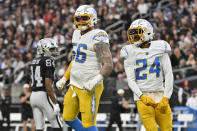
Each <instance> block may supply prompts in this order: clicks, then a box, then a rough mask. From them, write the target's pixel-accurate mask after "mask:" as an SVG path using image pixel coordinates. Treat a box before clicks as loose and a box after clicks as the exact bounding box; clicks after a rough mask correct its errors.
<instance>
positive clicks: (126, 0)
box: [0, 0, 197, 128]
mask: <svg viewBox="0 0 197 131" xmlns="http://www.w3.org/2000/svg"><path fill="white" fill-rule="evenodd" d="M82 4H90V5H92V6H93V7H94V8H95V9H96V11H97V14H98V18H99V22H98V24H97V25H96V26H97V27H96V28H101V29H104V30H105V29H106V28H107V27H109V26H111V25H112V24H114V23H117V22H119V21H122V23H123V28H121V30H118V31H117V30H116V28H117V27H114V28H108V30H106V31H107V32H108V35H109V39H110V48H111V53H112V56H113V62H114V69H113V72H112V73H111V75H110V77H108V78H106V79H105V80H104V84H105V87H106V88H105V90H104V93H103V96H105V98H107V97H111V96H113V92H116V91H117V90H119V89H124V90H128V84H127V81H126V74H125V72H124V66H123V63H122V60H121V59H120V57H119V54H120V49H121V48H122V46H124V45H126V44H128V41H127V29H128V27H129V25H130V23H131V22H132V21H133V20H135V19H138V18H145V19H147V20H148V21H150V22H151V23H152V25H153V27H154V33H155V35H154V36H155V37H154V39H162V40H166V41H167V42H168V43H169V44H170V45H171V47H172V52H171V53H169V56H170V59H171V63H172V67H173V69H182V68H187V67H191V68H189V69H188V70H180V71H177V72H174V78H175V80H178V79H182V78H185V77H190V76H194V75H197V67H196V66H197V0H94V1H92V0H0V91H1V97H0V104H1V105H2V104H3V102H4V104H5V107H6V106H8V105H10V102H11V96H10V95H9V94H10V93H9V91H10V87H12V85H13V84H17V83H23V84H24V83H28V82H29V80H30V70H29V66H28V65H29V63H30V62H31V61H32V59H33V58H34V57H35V55H36V46H37V43H38V41H39V40H40V39H42V38H44V37H51V38H54V39H55V40H56V42H57V43H58V45H59V52H60V54H65V56H64V57H62V58H61V59H59V60H58V61H57V71H56V76H57V77H56V78H57V79H59V78H60V77H61V76H62V75H63V74H64V72H65V70H66V69H67V67H68V64H69V63H70V61H71V57H72V51H71V50H72V43H71V40H72V33H73V30H74V26H73V14H74V12H75V10H76V9H77V7H79V5H82ZM194 88H195V87H191V86H190V83H189V81H184V82H183V85H182V88H180V89H182V90H185V91H187V92H188V93H189V92H191V98H192V99H191V100H189V99H188V101H187V98H186V99H183V98H184V97H183V98H182V94H183V93H181V92H183V91H182V90H179V96H181V97H178V99H179V103H182V104H183V105H185V103H187V105H188V106H189V105H194V104H193V102H195V100H196V99H195V100H193V98H194V97H193V96H194V95H193V94H194V91H193V89H194ZM196 89H197V88H195V89H194V90H195V92H197V90H196ZM109 90H110V91H109ZM21 92H22V91H21ZM106 92H107V93H106ZM56 93H57V96H58V100H59V101H60V102H62V101H63V96H62V94H60V93H59V92H56ZM110 93H111V94H110ZM128 93H129V95H130V94H131V92H128V91H126V92H125V96H127V94H128ZM26 96H28V93H26V94H25V95H21V96H20V101H21V102H22V103H23V105H24V104H25V103H26V104H28V99H25V100H23V99H24V98H28V97H26ZM114 96H115V95H114ZM130 97H131V96H130ZM112 98H118V97H112ZM1 99H2V100H1ZM125 99H127V98H125ZM112 102H113V100H112ZM115 102H117V101H115ZM196 105H197V103H196ZM196 105H195V107H197V106H196ZM1 107H2V106H1ZM2 110H3V109H2ZM6 111H9V110H8V109H6ZM3 115H4V117H7V115H6V114H3ZM0 122H1V121H0ZM8 123H9V121H8ZM24 124H25V119H24ZM0 125H1V124H0ZM8 125H9V124H8ZM109 127H110V125H109ZM120 128H121V127H120Z"/></svg>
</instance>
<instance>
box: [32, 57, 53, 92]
mask: <svg viewBox="0 0 197 131" xmlns="http://www.w3.org/2000/svg"><path fill="white" fill-rule="evenodd" d="M30 69H31V86H32V91H46V89H45V78H51V79H52V80H53V78H54V71H55V62H54V59H53V58H52V57H46V56H41V57H37V58H35V59H34V60H33V61H32V63H31V65H30Z"/></svg>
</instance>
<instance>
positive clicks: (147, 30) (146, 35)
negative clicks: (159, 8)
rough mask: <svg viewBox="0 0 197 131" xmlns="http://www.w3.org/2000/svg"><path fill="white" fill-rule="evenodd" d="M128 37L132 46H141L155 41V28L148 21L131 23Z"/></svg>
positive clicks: (141, 20)
mask: <svg viewBox="0 0 197 131" xmlns="http://www.w3.org/2000/svg"><path fill="white" fill-rule="evenodd" d="M127 35H128V40H129V43H130V44H134V45H136V46H140V45H142V44H143V43H146V42H149V41H151V40H152V39H153V35H154V33H153V27H152V25H151V24H150V23H149V22H148V21H147V20H145V19H137V20H135V21H133V22H132V23H131V25H130V28H129V29H128V31H127Z"/></svg>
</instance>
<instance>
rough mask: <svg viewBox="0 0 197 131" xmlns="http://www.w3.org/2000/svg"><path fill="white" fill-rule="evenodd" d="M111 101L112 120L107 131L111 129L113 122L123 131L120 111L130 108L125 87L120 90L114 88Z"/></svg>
mask: <svg viewBox="0 0 197 131" xmlns="http://www.w3.org/2000/svg"><path fill="white" fill-rule="evenodd" d="M111 101H112V104H111V110H110V120H109V125H108V127H107V129H106V131H110V130H111V127H112V124H113V123H117V125H118V128H119V131H123V128H122V121H121V117H120V113H121V112H123V110H124V109H129V105H128V102H127V101H126V99H125V97H124V90H123V89H119V90H118V91H116V90H114V91H113V97H112V100H111Z"/></svg>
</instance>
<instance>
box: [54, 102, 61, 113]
mask: <svg viewBox="0 0 197 131" xmlns="http://www.w3.org/2000/svg"><path fill="white" fill-rule="evenodd" d="M53 111H54V113H55V114H58V113H59V112H60V107H59V104H55V105H53Z"/></svg>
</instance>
